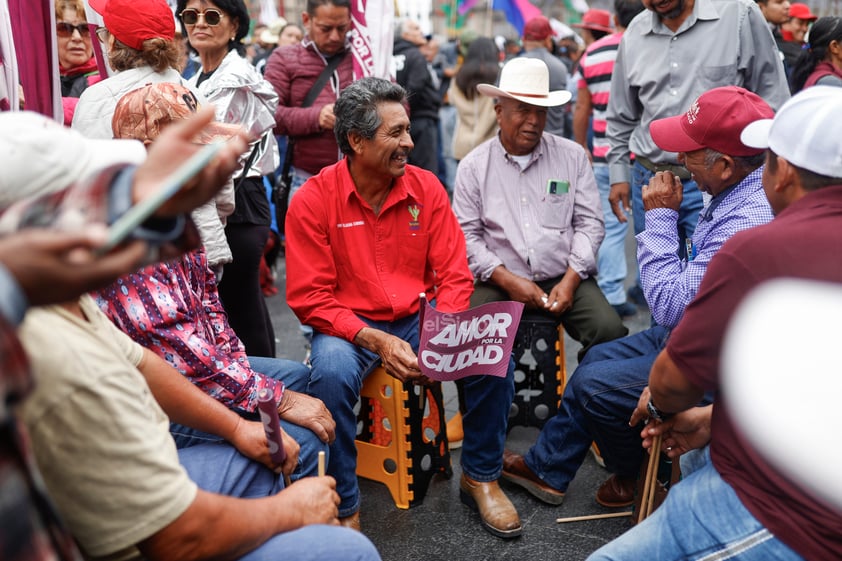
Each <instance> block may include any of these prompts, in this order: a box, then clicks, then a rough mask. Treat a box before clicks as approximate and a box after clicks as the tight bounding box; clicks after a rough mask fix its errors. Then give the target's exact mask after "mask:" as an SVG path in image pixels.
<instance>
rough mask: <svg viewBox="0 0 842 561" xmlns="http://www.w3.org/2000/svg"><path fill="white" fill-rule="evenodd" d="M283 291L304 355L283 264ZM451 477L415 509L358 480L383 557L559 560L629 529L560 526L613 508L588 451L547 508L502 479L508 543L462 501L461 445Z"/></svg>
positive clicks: (273, 308) (449, 395) (284, 322)
mask: <svg viewBox="0 0 842 561" xmlns="http://www.w3.org/2000/svg"><path fill="white" fill-rule="evenodd" d="M627 254H628V256H629V258H630V259H634V239H633V238H632V237H631V234H630V235H629V238H628V240H627ZM278 277H279V278H278V286H279V289H280V290H279V295H277V296H274V297H272V298H270V299H268V304H269V307H270V312H271V315H272V319H273V322H274V326H275V334H276V337H277V349H278V356H279V357H283V358H289V359H293V360H303V358H304V356H305V352H306V351H305V339H304V337H303V335H302V334H301V332H300V329H299V325H298V321H297V320H296V318H295V316H294V315H293V314H292V312H291V311H290V309H289V308H288V307H287V305H286V302H285V300H284V297H283V294H284V279H285V267H284V264H283V263H281V264H280V267H279V271H278ZM649 322H650V316H649V313H648V312H647V311H645V310H641V311H639V312H638V313H637V315H636V316H634V317H632V318H628V319H627V320H626V322H625V323H626V325H627V326H628V327H629V330H630V332H636V331H640V330H641V329H645V328H646V327H648V326H649ZM578 349H579V344H578V343H576V342H575V341H573V340H572V339H570V338H569V337H567V338H566V342H565V350H566V354H567V357H566V358H567V370H568V374H569V373H572V372H573V370H574V369H575V366H576V352H577V350H578ZM444 393H445V411H446V415H447V417H448V418H450V416H452V415H453V413H454V412H455V411H456V409H457V404H456V398H455V391H454V389H453V384H444ZM537 434H538V432H537V429H534V428H526V427H515V428H513V429H512V431H511V432H510V433H509V437H508V440H507V444H506V445H507V447H509V448H510V449H512V450H514V451H516V452H520V453H522V452H525V451H526V450H527V449H528V448H529V446H530V445H531V444H532V443H533V442H534V440H535V438H536V436H537ZM452 460H453V476H452V477H451V478H450V479H445V478H444V477H441V476H435V477H434V478H433V480H432V481H431V483H430V486H429V488H428V490H427V494H426V497H425V498H424V500H423V502H422V503H421V504H420V505H417V506H414V507H412V508H411V509H409V510H401V509H398V508H397V507H395V504H394V502H393V501H392V499H391V496H390V495H389V491H388V489H387V488H386V486H385V485H383V484H381V483H378V482H375V481H369V480H365V479H361V480H360V487H361V490H362V501H363V505H362V511H361V521H362V526H363V531H364V533H365V534H366V535H367V536H368V537H369V538H370V539H371V540H372V541H373V542H374V544H375V545H376V546H377V548H378V550H379V551H380V554H381V556H382V557H383V560H384V561H416V560H417V561H421V560H424V561H454V560H455V559H459V560H460V561H491V560H495V561H496V560H500V561H504V560H512V561H514V560H517V561H531V560H542V561H543V560H550V559H553V560H559V561H579V560H583V559H585V558H587V556H588V555H589V554H590V553H591V552H593V551H594V550H596V549H597V548H599V547H600V546H601V545H602V544H604V543H607V542H608V541H610V540H612V539H613V538H614V537H616V536H618V535H619V534H621V533H622V532H624V531H625V530H626V529H628V527H629V523H628V520H627V519H625V518H618V519H608V520H597V521H588V522H574V523H569V524H564V525H559V524H556V522H555V520H556V518H559V517H566V516H578V515H583V514H598V513H603V512H611V510H610V509H605V508H603V507H601V506H600V505H598V504H597V503H596V502H595V501H594V498H593V497H594V493H595V492H596V489H597V487H598V486H599V485H600V483H602V481H603V480H604V479H605V478H606V477H607V476H608V473H607V472H606V471H605V470H604V469H603V468H601V467H599V465H597V463H596V462H595V461H594V459H593V458H592V457H591V456H589V457H588V459H587V460H586V461H585V463H584V464H583V466H582V467H581V469H580V470H579V472H578V474H577V476H576V478H575V479H574V480H573V482H572V483H571V485H570V487H569V489H568V492H567V496H566V497H565V501H564V503H563V504H562V505H560V506H557V507H552V506H547V505H544V504H543V503H541V502H539V501H537V500H535V499H533V498H532V497H531V495H529V494H527V493H526V492H524V491H522V490H520V489H519V488H518V487H513V486H510V485H508V484H507V483H505V482H504V483H503V486H504V489H505V490H506V492H507V494H508V495H509V497H510V498H511V499H512V502H513V503H514V504H515V507H516V508H517V509H518V513H519V514H520V517H521V520H522V522H523V527H524V530H523V535H522V536H521V537H520V538H517V539H515V540H510V541H504V540H500V539H498V538H496V537H494V536H492V535H490V534H489V533H487V532H485V531H484V530H483V529H482V527H481V526H480V522H479V517H478V516H477V515H476V514H475V513H473V512H472V511H470V510H469V509H468V508H467V507H466V506H464V505H463V504H461V502H460V501H459V476H460V474H461V471H460V468H459V450H458V449H457V450H454V451H453V454H452Z"/></svg>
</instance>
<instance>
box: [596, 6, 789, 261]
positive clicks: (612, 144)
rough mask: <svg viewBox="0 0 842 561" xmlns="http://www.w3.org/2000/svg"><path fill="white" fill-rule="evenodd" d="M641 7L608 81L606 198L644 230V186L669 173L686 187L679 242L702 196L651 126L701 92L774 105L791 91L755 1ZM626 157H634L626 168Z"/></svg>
mask: <svg viewBox="0 0 842 561" xmlns="http://www.w3.org/2000/svg"><path fill="white" fill-rule="evenodd" d="M643 4H644V5H645V6H646V8H647V10H646V11H644V12H642V13H641V14H639V15H638V16H637V17H636V18H635V19H634V20H632V22H631V23H630V24H629V27H628V29H627V30H626V33H625V34H624V35H623V40H622V42H621V43H620V48H619V52H618V55H617V62H616V65H615V67H614V74H613V76H612V78H611V96H610V99H609V102H608V127H607V134H606V136H607V137H608V140H609V151H608V155H607V159H608V164H609V175H610V181H611V194H610V196H609V200H610V202H611V208H612V210H613V211H614V214H616V215H617V218H618V219H619V220H620V221H621V222H625V221H626V220H627V217H626V213H628V212H629V211H632V213H633V216H634V231H635V234H639V233H640V232H642V231H643V230H644V227H645V225H644V210H643V200H642V188H643V186H644V185H647V184H648V183H649V179H650V178H651V177H652V175H653V174H654V173H655V172H656V171H672V172H673V173H674V174H675V175H677V176H679V177H680V178H681V179H682V182H683V183H684V198H683V201H682V203H681V208H680V210H679V221H678V227H679V237H680V239H682V240H686V239H690V238H691V236H692V235H693V231H694V230H695V226H696V223H697V221H698V214H699V211H700V210H701V208H702V206H703V204H702V194H701V192H700V191H699V189H698V188H697V186H696V183H695V181H693V180H692V177H691V175H690V173H689V172H688V171H687V169H686V168H684V167H683V166H681V165H680V164H679V163H678V159H677V154H675V153H672V152H664V151H663V150H660V149H659V148H658V147H657V146H656V145H655V143H654V142H653V141H652V137H651V136H650V135H649V124H650V123H651V122H652V121H654V120H656V119H660V118H664V117H669V116H672V115H679V114H681V113H682V112H683V111H684V110H685V109H686V108H687V107H689V106H690V104H691V103H692V101H693V100H694V99H696V98H697V97H698V96H699V95H701V94H702V93H703V92H705V91H707V90H710V89H713V88H715V87H719V86H729V85H733V86H742V87H743V88H746V89H747V90H749V91H752V92H754V93H756V94H758V95H759V96H760V97H762V98H763V99H765V100H766V102H767V103H769V105H771V106H772V107H773V108H778V107H780V106H781V105H782V104H783V103H784V102H785V101H786V100H787V99H788V98H789V89H788V87H787V83H786V77H785V75H784V69H783V65H782V63H781V60H780V58H779V56H778V52H777V48H776V47H775V41H774V39H773V38H772V33H771V32H770V31H769V27H768V25H767V24H766V20H765V19H764V17H763V14H761V12H760V10H759V9H758V7H757V4H756V3H755V2H754V1H752V0H666V1H665V2H659V3H657V4H656V3H655V2H654V1H653V0H643ZM630 153H634V155H635V163H634V165H633V166H632V167H631V168H630V167H629V164H628V162H629V155H630ZM630 202H631V206H630V205H629V203H630ZM681 247H682V248H683V247H684V244H681Z"/></svg>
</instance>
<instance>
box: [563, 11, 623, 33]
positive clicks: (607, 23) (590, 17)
mask: <svg viewBox="0 0 842 561" xmlns="http://www.w3.org/2000/svg"><path fill="white" fill-rule="evenodd" d="M570 27H580V28H582V29H592V30H594V31H607V32H608V33H611V32H612V31H614V29H613V28H612V27H611V12H609V11H606V10H597V9H593V10H588V11H587V12H585V15H584V16H582V23H572V24H570Z"/></svg>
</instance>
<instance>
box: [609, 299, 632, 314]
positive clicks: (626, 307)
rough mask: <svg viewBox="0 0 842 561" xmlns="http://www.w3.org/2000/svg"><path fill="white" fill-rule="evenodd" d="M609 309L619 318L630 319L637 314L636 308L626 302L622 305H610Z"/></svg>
mask: <svg viewBox="0 0 842 561" xmlns="http://www.w3.org/2000/svg"><path fill="white" fill-rule="evenodd" d="M611 307H612V308H614V311H615V312H617V315H618V316H620V317H621V318H627V317H631V316H633V315H635V314H636V313H637V306H635V305H634V304H632V303H631V302H628V301H626V302H623V303H622V304H611Z"/></svg>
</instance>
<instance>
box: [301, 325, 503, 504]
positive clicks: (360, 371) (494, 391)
mask: <svg viewBox="0 0 842 561" xmlns="http://www.w3.org/2000/svg"><path fill="white" fill-rule="evenodd" d="M360 319H362V320H363V321H365V322H366V323H367V324H368V325H369V326H370V327H372V328H374V329H379V330H381V331H385V332H386V333H389V334H391V335H394V336H396V337H399V338H400V339H403V340H404V341H406V342H408V343H409V344H410V345H411V346H412V349H413V350H414V351H416V352H417V351H418V316H417V315H412V316H408V317H406V318H404V319H400V320H397V321H394V322H385V321H372V320H369V319H366V318H360ZM310 361H311V363H312V365H313V369H312V373H311V375H310V386H309V389H308V392H307V393H309V394H310V395H313V396H316V397H318V398H320V399H321V400H322V401H324V402H325V405H326V406H327V408H328V409H329V410H330V412H331V413H332V414H333V418H334V420H335V421H336V440H335V441H334V443H333V444H332V445H331V446H330V452H331V454H330V462H329V463H328V467H327V473H328V474H329V475H332V476H333V477H334V478H335V479H336V491H337V493H339V497H340V498H341V501H342V502H341V503H340V505H339V515H340V516H349V515H351V514H353V513H355V512H357V511H358V510H359V508H360V489H359V484H358V482H357V476H356V465H357V449H356V445H355V444H354V439H355V438H356V427H357V421H356V415H355V414H354V405H356V403H357V401H358V400H359V398H360V389H361V388H362V384H363V380H364V379H365V377H366V376H367V375H368V374H369V373H370V372H371V371H372V370H374V368H375V367H376V366H378V365H379V364H380V357H379V356H378V355H376V354H375V353H373V352H371V351H369V350H367V349H364V348H362V347H358V346H357V345H354V344H353V343H351V342H349V341H346V340H345V339H340V338H338V337H332V336H330V335H325V334H324V333H319V332H318V331H317V332H316V333H315V334H314V335H313V347H312V354H311V355H310ZM464 380H465V384H464V390H465V403H466V406H467V412H466V413H465V415H464V417H463V421H462V424H463V426H464V429H465V439H464V440H463V442H462V454H461V457H462V471H464V472H465V474H466V475H468V476H469V477H471V478H472V479H475V480H477V481H495V480H497V479H498V478H499V477H500V473H501V472H502V469H503V445H504V442H505V439H506V423H507V420H508V414H509V408H510V407H511V405H512V399H513V397H514V362H513V361H511V360H510V362H509V371H508V373H507V375H506V377H505V378H497V377H494V376H470V377H468V378H465V379H464Z"/></svg>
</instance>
